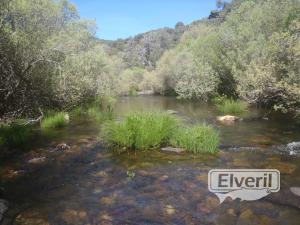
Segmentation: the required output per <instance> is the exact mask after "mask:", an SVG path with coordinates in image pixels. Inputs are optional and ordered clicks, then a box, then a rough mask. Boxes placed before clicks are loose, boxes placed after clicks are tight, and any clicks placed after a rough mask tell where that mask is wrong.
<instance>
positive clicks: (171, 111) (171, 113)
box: [167, 109, 178, 115]
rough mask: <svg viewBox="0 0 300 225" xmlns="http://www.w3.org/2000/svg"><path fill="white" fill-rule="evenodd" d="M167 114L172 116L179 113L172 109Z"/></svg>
mask: <svg viewBox="0 0 300 225" xmlns="http://www.w3.org/2000/svg"><path fill="white" fill-rule="evenodd" d="M167 113H168V114H170V115H174V114H178V112H177V111H175V110H172V109H168V110H167Z"/></svg>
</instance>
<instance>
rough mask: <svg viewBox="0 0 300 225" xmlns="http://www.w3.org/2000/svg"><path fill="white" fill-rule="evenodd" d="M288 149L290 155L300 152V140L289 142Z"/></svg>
mask: <svg viewBox="0 0 300 225" xmlns="http://www.w3.org/2000/svg"><path fill="white" fill-rule="evenodd" d="M286 149H287V150H288V151H289V154H290V155H298V154H300V141H299V142H291V143H289V144H287V146H286Z"/></svg>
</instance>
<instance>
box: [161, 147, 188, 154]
mask: <svg viewBox="0 0 300 225" xmlns="http://www.w3.org/2000/svg"><path fill="white" fill-rule="evenodd" d="M161 150H162V151H164V152H175V153H182V152H185V150H184V149H183V148H173V147H165V148H162V149H161Z"/></svg>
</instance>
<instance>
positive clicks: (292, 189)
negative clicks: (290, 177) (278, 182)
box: [290, 187, 300, 196]
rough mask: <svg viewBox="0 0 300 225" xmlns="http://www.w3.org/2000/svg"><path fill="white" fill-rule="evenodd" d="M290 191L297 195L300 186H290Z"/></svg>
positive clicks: (299, 191)
mask: <svg viewBox="0 0 300 225" xmlns="http://www.w3.org/2000/svg"><path fill="white" fill-rule="evenodd" d="M290 191H291V192H292V193H293V194H294V195H297V196H300V187H291V188H290Z"/></svg>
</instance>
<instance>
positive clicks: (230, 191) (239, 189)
mask: <svg viewBox="0 0 300 225" xmlns="http://www.w3.org/2000/svg"><path fill="white" fill-rule="evenodd" d="M208 189H209V191H211V192H213V193H215V194H216V195H217V196H218V198H219V200H220V204H221V203H222V202H223V201H225V199H226V198H227V197H230V198H232V199H233V200H234V199H237V198H239V199H241V201H244V200H246V201H254V200H258V199H261V198H263V197H265V196H267V195H268V194H270V193H272V192H278V191H279V190H280V172H279V171H278V170H276V169H214V170H210V171H209V173H208Z"/></svg>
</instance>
